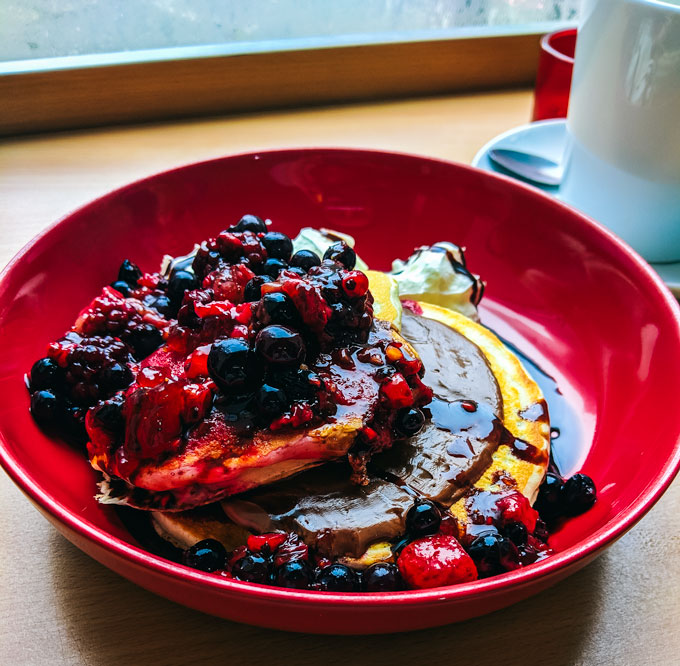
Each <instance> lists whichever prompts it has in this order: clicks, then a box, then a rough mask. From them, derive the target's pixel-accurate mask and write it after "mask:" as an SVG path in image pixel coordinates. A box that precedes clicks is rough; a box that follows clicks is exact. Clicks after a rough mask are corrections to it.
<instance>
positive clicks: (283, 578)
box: [274, 560, 312, 590]
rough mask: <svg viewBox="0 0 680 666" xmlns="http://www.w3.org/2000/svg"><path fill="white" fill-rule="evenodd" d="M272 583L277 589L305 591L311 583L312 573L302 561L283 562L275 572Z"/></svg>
mask: <svg viewBox="0 0 680 666" xmlns="http://www.w3.org/2000/svg"><path fill="white" fill-rule="evenodd" d="M274 582H275V583H276V584H277V585H278V586H279V587H287V588H289V589H293V590H306V589H307V588H308V587H309V585H310V583H311V582H312V571H311V569H310V568H309V565H308V564H307V562H305V561H303V560H293V561H292V562H285V563H284V564H282V565H281V566H280V567H279V568H278V569H277V570H276V576H275V578H274Z"/></svg>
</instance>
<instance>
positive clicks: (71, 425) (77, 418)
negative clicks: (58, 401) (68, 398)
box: [60, 405, 88, 444]
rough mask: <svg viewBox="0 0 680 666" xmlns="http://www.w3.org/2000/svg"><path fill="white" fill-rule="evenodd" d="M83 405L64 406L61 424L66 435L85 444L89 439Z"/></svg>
mask: <svg viewBox="0 0 680 666" xmlns="http://www.w3.org/2000/svg"><path fill="white" fill-rule="evenodd" d="M83 412H84V410H83V408H82V407H74V406H72V405H71V406H64V407H63V409H62V413H61V419H60V425H61V431H62V433H63V434H64V436H65V437H66V438H68V439H70V440H72V441H75V442H78V443H81V444H84V443H85V442H87V440H88V436H87V430H85V414H84V413H83Z"/></svg>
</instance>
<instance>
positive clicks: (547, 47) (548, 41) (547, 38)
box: [541, 28, 577, 65]
mask: <svg viewBox="0 0 680 666" xmlns="http://www.w3.org/2000/svg"><path fill="white" fill-rule="evenodd" d="M576 33H577V30H576V28H566V29H565V30H556V31H555V32H550V33H548V34H547V35H543V37H541V49H543V50H544V51H545V52H546V53H549V54H550V55H551V56H553V57H554V58H557V59H558V60H561V61H562V62H566V63H567V64H568V65H573V64H574V58H573V56H568V55H567V54H566V53H562V51H558V50H557V49H556V48H555V47H554V46H553V45H552V40H553V39H555V37H566V36H567V35H572V34H573V35H576Z"/></svg>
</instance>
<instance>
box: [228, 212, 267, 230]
mask: <svg viewBox="0 0 680 666" xmlns="http://www.w3.org/2000/svg"><path fill="white" fill-rule="evenodd" d="M230 231H252V232H253V233H256V234H258V233H264V232H266V231H267V225H266V224H265V222H264V220H263V219H262V218H261V217H258V216H257V215H244V216H243V217H242V218H241V219H240V220H239V221H238V222H237V223H236V224H235V225H234V226H233V227H231V228H230Z"/></svg>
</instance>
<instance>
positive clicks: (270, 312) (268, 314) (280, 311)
mask: <svg viewBox="0 0 680 666" xmlns="http://www.w3.org/2000/svg"><path fill="white" fill-rule="evenodd" d="M259 316H260V321H261V322H262V323H263V324H265V325H267V324H283V325H284V326H290V327H292V328H296V327H298V326H299V325H300V313H299V312H298V311H297V308H296V307H295V304H294V303H293V300H292V299H291V298H290V296H288V295H287V294H284V293H283V292H281V291H276V292H273V293H269V294H265V295H264V296H263V297H262V303H261V305H260V307H259Z"/></svg>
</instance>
